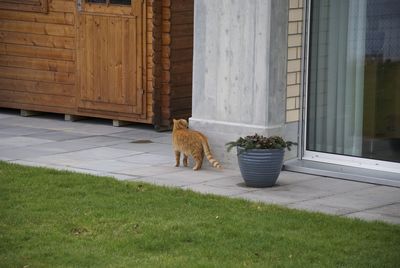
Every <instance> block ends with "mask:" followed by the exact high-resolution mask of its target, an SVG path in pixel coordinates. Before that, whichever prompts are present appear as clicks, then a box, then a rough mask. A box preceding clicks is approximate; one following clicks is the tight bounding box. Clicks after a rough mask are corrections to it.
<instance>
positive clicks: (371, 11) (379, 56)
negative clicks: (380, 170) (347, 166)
mask: <svg viewBox="0 0 400 268" xmlns="http://www.w3.org/2000/svg"><path fill="white" fill-rule="evenodd" d="M307 116H308V118H307V150H311V151H318V152H326V153H333V154H342V155H351V156H358V157H363V158H371V159H378V160H387V161H394V162H400V1H397V0H386V1H375V0H319V1H317V0H315V1H312V11H311V38H310V66H309V89H308V111H307Z"/></svg>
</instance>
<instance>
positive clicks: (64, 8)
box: [49, 0, 76, 13]
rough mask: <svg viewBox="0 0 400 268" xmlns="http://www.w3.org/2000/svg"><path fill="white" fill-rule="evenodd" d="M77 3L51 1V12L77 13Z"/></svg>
mask: <svg viewBox="0 0 400 268" xmlns="http://www.w3.org/2000/svg"><path fill="white" fill-rule="evenodd" d="M75 5H76V4H75V1H63V0H51V1H49V10H50V12H51V11H56V12H71V13H73V12H75V8H76V6H75Z"/></svg>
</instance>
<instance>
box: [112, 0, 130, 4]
mask: <svg viewBox="0 0 400 268" xmlns="http://www.w3.org/2000/svg"><path fill="white" fill-rule="evenodd" d="M110 4H114V5H130V4H131V0H110Z"/></svg>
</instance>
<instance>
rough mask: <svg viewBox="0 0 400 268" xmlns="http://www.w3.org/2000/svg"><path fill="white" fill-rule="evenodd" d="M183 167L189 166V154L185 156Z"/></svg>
mask: <svg viewBox="0 0 400 268" xmlns="http://www.w3.org/2000/svg"><path fill="white" fill-rule="evenodd" d="M183 165H184V166H185V167H187V166H188V156H187V154H183Z"/></svg>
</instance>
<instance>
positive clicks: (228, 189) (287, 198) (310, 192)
mask: <svg viewBox="0 0 400 268" xmlns="http://www.w3.org/2000/svg"><path fill="white" fill-rule="evenodd" d="M11 111H12V110H11ZM145 140H148V141H150V143H146V142H145ZM0 160H4V161H8V162H10V163H18V164H23V165H28V166H41V167H49V168H54V169H58V170H68V171H73V172H81V173H87V174H93V175H99V176H110V177H114V178H116V179H118V180H129V181H138V182H148V183H153V184H157V185H164V186H170V187H179V188H181V189H186V190H192V191H196V192H200V193H207V194H216V195H223V196H229V197H233V198H242V199H248V200H252V201H258V202H266V203H274V204H279V205H283V206H286V207H289V208H294V209H303V210H307V211H317V212H323V213H328V214H334V215H339V216H342V217H354V218H361V219H365V220H381V221H385V222H389V223H394V224H400V188H395V187H387V186H380V185H374V184H368V183H360V182H353V181H346V180H340V179H333V178H327V177H321V176H315V175H308V174H301V173H295V172H288V171H282V172H281V174H280V177H279V179H278V181H277V185H276V186H274V187H271V188H263V189H259V188H250V187H246V185H245V184H244V182H243V180H242V178H241V176H240V173H239V171H238V170H237V169H229V168H228V169H222V170H218V169H215V168H212V167H211V166H210V165H209V164H208V163H207V161H206V160H204V163H203V168H202V169H201V170H200V171H193V170H192V169H191V167H193V161H190V163H189V165H190V167H183V166H180V167H174V164H175V157H174V153H173V149H172V145H171V132H162V133H160V132H156V131H155V130H154V129H153V128H152V127H151V126H146V125H141V124H138V125H130V126H124V127H113V126H112V122H111V120H96V119H90V120H84V121H78V122H68V121H64V120H63V117H62V116H60V115H57V116H52V115H44V116H42V115H41V116H35V117H29V118H26V117H21V116H19V115H18V114H17V113H14V114H13V113H12V112H10V110H6V111H2V110H1V109H0Z"/></svg>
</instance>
